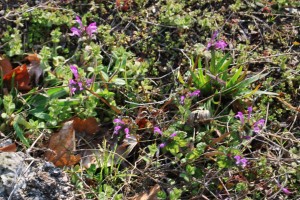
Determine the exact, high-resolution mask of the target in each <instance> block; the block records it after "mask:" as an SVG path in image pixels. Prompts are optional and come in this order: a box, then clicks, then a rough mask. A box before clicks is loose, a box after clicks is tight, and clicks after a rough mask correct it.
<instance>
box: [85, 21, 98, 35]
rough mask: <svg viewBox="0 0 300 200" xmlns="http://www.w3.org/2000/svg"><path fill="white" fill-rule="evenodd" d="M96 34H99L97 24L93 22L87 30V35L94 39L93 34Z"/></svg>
mask: <svg viewBox="0 0 300 200" xmlns="http://www.w3.org/2000/svg"><path fill="white" fill-rule="evenodd" d="M95 32H97V25H96V22H93V23H91V24H90V25H89V26H88V27H87V28H86V33H87V34H88V35H89V36H90V37H92V34H93V33H95Z"/></svg>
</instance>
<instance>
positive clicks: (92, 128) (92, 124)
mask: <svg viewBox="0 0 300 200" xmlns="http://www.w3.org/2000/svg"><path fill="white" fill-rule="evenodd" d="M73 126H74V130H75V131H76V132H80V133H86V134H90V135H91V134H95V133H96V132H98V131H99V123H98V122H97V120H96V118H94V117H89V118H87V119H80V118H78V117H76V118H74V122H73Z"/></svg>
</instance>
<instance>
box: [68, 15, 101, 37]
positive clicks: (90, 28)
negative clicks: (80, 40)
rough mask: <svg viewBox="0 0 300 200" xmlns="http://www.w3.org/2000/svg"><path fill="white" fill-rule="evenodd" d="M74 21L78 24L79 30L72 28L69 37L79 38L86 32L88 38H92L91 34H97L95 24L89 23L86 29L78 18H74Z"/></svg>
mask: <svg viewBox="0 0 300 200" xmlns="http://www.w3.org/2000/svg"><path fill="white" fill-rule="evenodd" d="M75 21H76V22H77V23H78V24H79V27H80V28H79V29H78V28H76V27H72V28H71V31H72V33H71V34H70V35H71V36H74V35H77V36H78V37H81V35H82V33H83V32H86V33H87V34H88V36H89V37H92V35H93V33H95V32H97V25H96V22H93V23H90V24H89V25H88V26H87V27H86V26H84V25H83V24H82V21H81V19H80V17H79V16H76V19H75Z"/></svg>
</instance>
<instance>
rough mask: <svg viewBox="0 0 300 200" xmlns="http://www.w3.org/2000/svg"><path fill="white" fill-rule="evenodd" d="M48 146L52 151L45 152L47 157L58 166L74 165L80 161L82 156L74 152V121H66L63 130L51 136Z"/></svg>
mask: <svg viewBox="0 0 300 200" xmlns="http://www.w3.org/2000/svg"><path fill="white" fill-rule="evenodd" d="M48 148H49V149H50V150H51V151H47V152H46V153H45V158H46V159H47V160H48V161H51V162H53V164H54V165H55V166H57V167H63V166H72V165H74V164H76V163H78V162H79V161H80V159H81V156H80V155H74V154H73V151H75V131H74V128H73V121H68V122H65V123H64V124H63V127H62V128H61V130H60V131H59V132H58V133H54V134H53V135H52V136H51V138H50V141H49V144H48Z"/></svg>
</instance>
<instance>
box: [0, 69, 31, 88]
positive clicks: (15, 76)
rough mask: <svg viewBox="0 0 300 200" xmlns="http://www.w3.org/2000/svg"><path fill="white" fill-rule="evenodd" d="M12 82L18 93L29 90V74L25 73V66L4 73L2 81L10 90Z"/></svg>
mask: <svg viewBox="0 0 300 200" xmlns="http://www.w3.org/2000/svg"><path fill="white" fill-rule="evenodd" d="M12 80H14V87H16V88H17V89H18V90H20V91H28V90H31V86H30V79H29V73H28V71H27V66H26V64H23V65H22V66H18V67H16V68H15V69H13V70H11V71H10V72H8V73H6V74H5V75H4V77H3V81H4V82H5V84H6V85H7V86H8V88H11V81H12Z"/></svg>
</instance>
